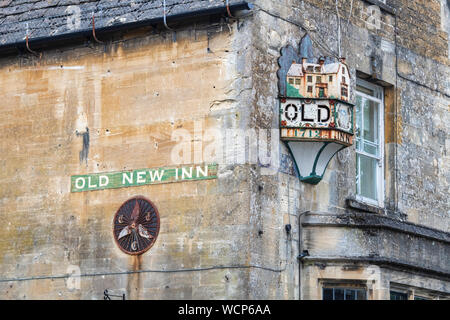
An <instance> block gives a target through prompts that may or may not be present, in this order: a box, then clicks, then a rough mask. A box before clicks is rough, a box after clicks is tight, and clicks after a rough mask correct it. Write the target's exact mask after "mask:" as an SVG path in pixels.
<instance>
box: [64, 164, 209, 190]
mask: <svg viewBox="0 0 450 320" xmlns="http://www.w3.org/2000/svg"><path fill="white" fill-rule="evenodd" d="M215 178H217V164H207V165H192V166H180V167H164V168H153V169H138V170H133V171H119V172H108V173H93V174H86V175H75V176H71V188H70V190H71V192H82V191H93V190H103V189H115V188H125V187H137V186H142V185H149V184H159V183H170V182H181V181H191V180H206V179H215Z"/></svg>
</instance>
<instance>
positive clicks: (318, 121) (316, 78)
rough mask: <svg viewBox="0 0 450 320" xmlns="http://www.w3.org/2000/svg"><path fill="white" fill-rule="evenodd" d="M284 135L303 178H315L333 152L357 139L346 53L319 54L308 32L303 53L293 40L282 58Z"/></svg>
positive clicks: (313, 181) (280, 83)
mask: <svg viewBox="0 0 450 320" xmlns="http://www.w3.org/2000/svg"><path fill="white" fill-rule="evenodd" d="M278 64H279V66H280V69H279V71H278V87H279V91H280V92H279V98H280V131H281V139H282V140H283V141H284V142H285V143H286V145H287V146H288V148H289V150H290V152H291V154H292V156H293V157H294V161H295V163H296V166H297V170H298V172H299V175H300V180H301V181H303V182H307V183H311V184H317V183H318V182H319V181H320V180H321V179H322V177H323V174H324V172H325V169H326V167H327V165H328V163H329V161H330V160H331V158H332V157H333V156H334V155H335V154H336V153H337V152H338V151H340V150H342V149H343V148H346V147H348V146H351V145H352V144H353V135H354V121H353V117H354V115H353V104H351V103H350V102H349V97H350V73H349V70H348V66H347V65H346V63H345V59H344V58H341V59H339V61H331V60H330V59H329V58H327V59H325V58H323V57H321V58H319V59H315V58H314V57H313V53H312V46H311V40H310V38H309V36H308V35H307V36H305V37H304V38H303V39H302V41H301V44H300V53H298V52H297V51H296V50H295V49H294V48H293V47H292V46H286V47H284V48H283V49H282V50H281V56H280V58H279V59H278Z"/></svg>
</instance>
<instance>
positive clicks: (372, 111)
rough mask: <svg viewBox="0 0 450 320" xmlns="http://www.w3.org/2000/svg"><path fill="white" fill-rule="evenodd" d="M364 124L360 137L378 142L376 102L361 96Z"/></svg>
mask: <svg viewBox="0 0 450 320" xmlns="http://www.w3.org/2000/svg"><path fill="white" fill-rule="evenodd" d="M363 103H364V104H363V119H364V125H363V129H364V131H363V132H362V134H363V136H362V138H363V139H364V140H368V141H370V142H373V143H378V103H376V102H374V101H371V100H368V99H364V98H363Z"/></svg>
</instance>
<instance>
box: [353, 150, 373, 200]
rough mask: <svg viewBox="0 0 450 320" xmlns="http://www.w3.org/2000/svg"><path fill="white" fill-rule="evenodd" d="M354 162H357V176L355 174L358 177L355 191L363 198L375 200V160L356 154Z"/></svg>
mask: <svg viewBox="0 0 450 320" xmlns="http://www.w3.org/2000/svg"><path fill="white" fill-rule="evenodd" d="M356 161H357V162H359V166H357V169H359V174H358V172H357V173H356V174H357V175H358V177H359V179H358V181H357V184H359V187H358V189H357V190H360V195H362V196H363V197H366V198H369V199H374V200H377V160H376V159H373V158H370V157H367V156H365V155H362V154H357V155H356Z"/></svg>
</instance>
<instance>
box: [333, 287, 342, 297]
mask: <svg viewBox="0 0 450 320" xmlns="http://www.w3.org/2000/svg"><path fill="white" fill-rule="evenodd" d="M334 300H344V289H337V288H335V289H334Z"/></svg>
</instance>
